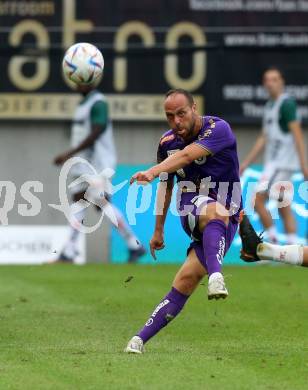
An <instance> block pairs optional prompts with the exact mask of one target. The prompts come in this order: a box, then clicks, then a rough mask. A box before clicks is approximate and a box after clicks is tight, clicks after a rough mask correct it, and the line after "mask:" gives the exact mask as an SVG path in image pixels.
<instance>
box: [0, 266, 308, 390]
mask: <svg viewBox="0 0 308 390" xmlns="http://www.w3.org/2000/svg"><path fill="white" fill-rule="evenodd" d="M176 269H177V267H175V266H155V267H153V266H112V265H106V266H103V265H89V266H84V267H78V266H66V265H63V266H42V267H1V268H0V278H1V281H0V340H1V342H0V389H23V390H24V389H31V390H32V389H53V390H54V389H134V390H135V389H189V390H191V389H215V390H217V389H222V390H228V389H232V390H238V389H249V390H252V389H277V390H278V389H279V390H283V389H288V390H296V389H300V390H303V389H307V388H308V290H307V287H308V283H307V278H308V272H307V270H306V269H301V268H295V267H293V268H291V267H270V266H266V267H247V268H246V267H237V268H236V267H225V275H226V281H227V285H228V288H229V292H230V297H229V298H228V299H227V300H226V301H224V302H220V301H218V302H216V301H215V302H214V301H211V302H208V301H207V299H206V295H205V289H206V287H205V286H200V287H199V288H198V290H197V291H196V292H195V294H194V295H193V296H192V298H191V299H190V300H189V301H188V303H187V305H186V307H185V309H184V311H183V312H182V314H181V315H180V316H179V317H178V318H177V319H176V320H174V321H173V322H172V323H171V324H170V325H169V326H168V327H167V328H165V329H163V330H162V332H161V333H160V334H159V335H158V336H156V337H155V338H154V339H152V340H151V341H150V342H149V343H148V344H147V345H146V353H145V354H144V355H142V356H132V355H126V354H124V353H123V352H122V351H123V348H124V346H125V345H126V343H127V341H128V339H129V338H130V337H131V336H132V335H134V333H135V332H136V331H137V330H138V329H139V328H140V327H141V326H142V325H143V324H144V322H145V321H146V320H147V318H148V316H149V314H150V313H151V312H152V310H153V309H154V306H155V305H156V304H157V303H158V302H159V301H160V299H161V298H162V297H163V296H164V295H165V293H166V292H167V291H168V290H169V286H170V282H171V280H172V278H173V276H174V274H175V271H176ZM129 276H134V278H133V279H132V280H131V281H129V282H126V283H125V280H126V279H127V278H128V277H129Z"/></svg>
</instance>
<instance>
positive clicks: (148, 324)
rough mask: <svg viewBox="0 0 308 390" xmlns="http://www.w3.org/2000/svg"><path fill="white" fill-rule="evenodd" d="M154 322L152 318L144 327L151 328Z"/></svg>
mask: <svg viewBox="0 0 308 390" xmlns="http://www.w3.org/2000/svg"><path fill="white" fill-rule="evenodd" d="M153 322H154V320H153V318H149V319H148V320H147V322H146V323H145V326H151V325H152V324H153Z"/></svg>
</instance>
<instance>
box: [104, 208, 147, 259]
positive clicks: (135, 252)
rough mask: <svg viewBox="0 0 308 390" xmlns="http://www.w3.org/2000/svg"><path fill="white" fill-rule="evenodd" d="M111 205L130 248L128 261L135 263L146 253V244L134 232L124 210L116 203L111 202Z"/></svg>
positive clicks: (120, 230) (122, 234)
mask: <svg viewBox="0 0 308 390" xmlns="http://www.w3.org/2000/svg"><path fill="white" fill-rule="evenodd" d="M111 206H112V208H113V211H114V213H115V215H116V218H117V222H118V226H117V229H118V232H119V234H120V235H121V236H122V237H123V239H124V240H125V242H126V245H127V247H128V250H129V257H128V260H127V261H128V262H129V263H134V262H135V261H137V260H138V259H139V258H140V257H141V256H143V255H144V254H145V253H146V250H145V248H144V246H143V245H142V244H141V243H140V241H139V240H138V238H137V236H136V235H135V234H134V232H133V231H132V229H131V228H130V226H129V225H128V223H127V222H126V220H125V218H124V216H123V214H122V212H121V211H120V210H119V209H118V208H117V207H116V206H115V205H114V204H112V203H111Z"/></svg>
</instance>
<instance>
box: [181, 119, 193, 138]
mask: <svg viewBox="0 0 308 390" xmlns="http://www.w3.org/2000/svg"><path fill="white" fill-rule="evenodd" d="M195 126H196V117H193V119H192V123H191V125H190V126H189V129H188V130H187V133H186V134H185V136H184V137H183V136H182V138H183V140H184V141H186V142H188V141H190V140H191V139H193V138H194V132H195Z"/></svg>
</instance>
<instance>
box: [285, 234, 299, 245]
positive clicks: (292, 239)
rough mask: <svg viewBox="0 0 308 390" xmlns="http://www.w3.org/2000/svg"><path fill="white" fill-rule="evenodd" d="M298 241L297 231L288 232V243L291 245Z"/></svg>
mask: <svg viewBox="0 0 308 390" xmlns="http://www.w3.org/2000/svg"><path fill="white" fill-rule="evenodd" d="M297 242H298V239H297V235H296V234H295V233H289V234H287V243H288V244H289V245H292V244H296V243H297Z"/></svg>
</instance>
